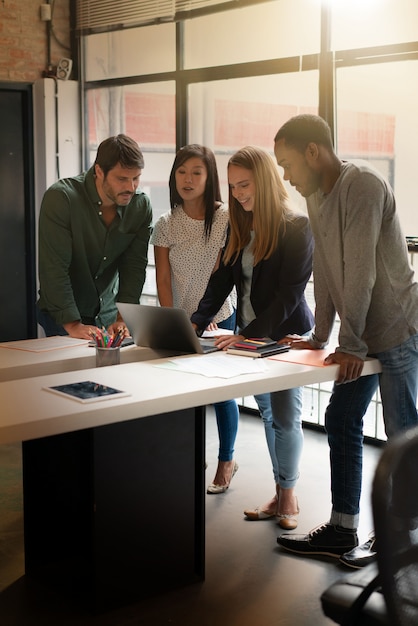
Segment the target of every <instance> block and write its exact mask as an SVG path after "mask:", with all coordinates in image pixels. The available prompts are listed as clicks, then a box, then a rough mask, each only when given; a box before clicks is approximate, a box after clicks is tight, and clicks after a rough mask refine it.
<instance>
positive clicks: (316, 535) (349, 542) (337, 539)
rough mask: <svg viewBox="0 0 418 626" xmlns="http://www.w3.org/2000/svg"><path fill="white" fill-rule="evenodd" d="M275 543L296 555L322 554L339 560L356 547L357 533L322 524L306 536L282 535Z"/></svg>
mask: <svg viewBox="0 0 418 626" xmlns="http://www.w3.org/2000/svg"><path fill="white" fill-rule="evenodd" d="M277 543H278V544H279V545H280V546H282V548H285V549H286V550H289V551H290V552H296V553H297V554H323V555H325V556H333V557H337V558H339V557H340V556H341V555H342V554H344V553H345V552H348V551H349V550H352V549H353V548H355V547H356V546H357V545H358V538H357V533H356V531H355V530H351V529H349V528H342V527H341V526H333V525H332V524H323V525H322V526H318V527H317V528H314V529H313V530H311V532H310V533H309V534H308V535H293V534H287V533H285V534H283V535H281V536H280V537H278V538H277Z"/></svg>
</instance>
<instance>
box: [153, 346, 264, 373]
mask: <svg viewBox="0 0 418 626" xmlns="http://www.w3.org/2000/svg"><path fill="white" fill-rule="evenodd" d="M153 365H154V367H161V368H163V369H170V370H175V371H178V372H187V373H189V374H200V375H201V376H207V377H208V378H233V377H234V376H241V375H242V374H257V373H260V374H261V373H262V372H265V371H267V364H266V363H265V362H264V361H263V359H249V358H248V357H245V356H233V355H230V354H224V353H222V352H212V353H211V354H205V355H199V356H198V357H196V356H192V357H182V358H176V359H171V360H170V361H167V362H166V363H155V364H153Z"/></svg>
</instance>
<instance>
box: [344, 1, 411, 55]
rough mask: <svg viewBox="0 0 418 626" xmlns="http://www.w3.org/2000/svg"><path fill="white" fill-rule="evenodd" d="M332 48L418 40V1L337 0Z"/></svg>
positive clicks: (361, 46) (363, 46)
mask: <svg viewBox="0 0 418 626" xmlns="http://www.w3.org/2000/svg"><path fill="white" fill-rule="evenodd" d="M332 7H333V10H332V49H333V50H346V49H349V48H365V47H368V46H382V45H388V44H396V43H404V42H407V41H418V2H417V0H350V2H347V1H346V0H333V4H332Z"/></svg>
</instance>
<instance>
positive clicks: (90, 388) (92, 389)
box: [44, 380, 130, 403]
mask: <svg viewBox="0 0 418 626" xmlns="http://www.w3.org/2000/svg"><path fill="white" fill-rule="evenodd" d="M44 389H45V390H46V391H51V392H52V393H56V394H58V395H60V396H65V397H67V398H71V399H73V400H77V402H84V403H87V402H97V401H98V400H111V399H114V398H124V397H125V396H129V395H130V394H129V393H128V392H127V391H121V390H120V389H115V388H114V387H108V386H107V385H102V384H100V383H95V382H93V381H92V380H83V381H82V382H79V383H67V384H66V385H56V386H54V387H44Z"/></svg>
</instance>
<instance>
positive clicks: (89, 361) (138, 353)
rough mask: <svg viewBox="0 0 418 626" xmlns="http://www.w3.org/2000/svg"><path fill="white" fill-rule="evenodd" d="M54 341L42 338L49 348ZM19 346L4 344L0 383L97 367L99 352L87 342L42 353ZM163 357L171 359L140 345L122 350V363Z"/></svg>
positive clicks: (0, 352)
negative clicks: (49, 344)
mask: <svg viewBox="0 0 418 626" xmlns="http://www.w3.org/2000/svg"><path fill="white" fill-rule="evenodd" d="M65 339H66V338H65V337H61V340H62V342H63V343H64V344H65ZM54 340H55V338H54V337H48V338H46V339H42V342H43V345H47V342H48V341H51V342H52V343H54ZM38 341H39V340H37V339H29V340H27V341H25V344H29V345H30V344H33V345H34V346H35V345H36V343H37V342H38ZM19 344H21V342H19V341H16V342H15V341H10V342H4V343H0V382H4V381H7V380H18V379H19V378H31V377H32V376H42V375H44V374H56V373H57V372H72V371H76V370H82V369H88V368H92V367H95V365H96V355H95V350H94V348H92V347H89V345H88V342H87V341H86V342H85V343H84V345H79V346H71V347H68V348H65V347H63V348H60V349H51V350H45V351H42V352H35V351H34V352H31V351H29V350H18V349H16V348H13V345H19ZM163 356H169V353H168V352H164V351H161V350H151V348H138V347H137V346H126V347H124V348H121V363H132V362H135V361H147V360H151V359H155V358H159V357H163Z"/></svg>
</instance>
